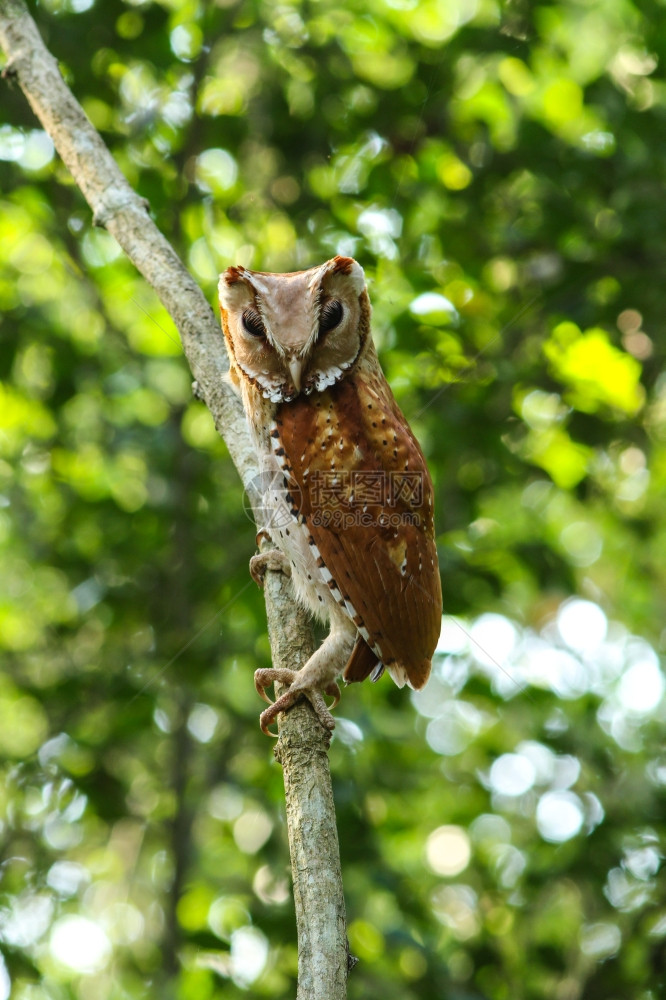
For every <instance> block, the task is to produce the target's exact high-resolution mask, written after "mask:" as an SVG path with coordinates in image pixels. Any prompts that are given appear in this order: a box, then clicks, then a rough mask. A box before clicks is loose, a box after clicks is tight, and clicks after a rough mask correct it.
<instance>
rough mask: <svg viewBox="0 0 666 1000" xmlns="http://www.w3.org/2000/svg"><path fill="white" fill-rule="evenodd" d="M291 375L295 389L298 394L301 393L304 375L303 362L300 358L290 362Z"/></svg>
mask: <svg viewBox="0 0 666 1000" xmlns="http://www.w3.org/2000/svg"><path fill="white" fill-rule="evenodd" d="M289 374H290V375H291V381H292V382H293V383H294V388H295V390H296V392H300V391H301V375H302V374H303V362H302V361H300V360H299V359H298V358H294V359H293V360H292V361H290V362H289Z"/></svg>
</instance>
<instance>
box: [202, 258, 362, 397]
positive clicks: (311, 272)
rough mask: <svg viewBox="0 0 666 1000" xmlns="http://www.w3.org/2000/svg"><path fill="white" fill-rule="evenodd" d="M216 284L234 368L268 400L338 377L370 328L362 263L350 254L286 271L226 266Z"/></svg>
mask: <svg viewBox="0 0 666 1000" xmlns="http://www.w3.org/2000/svg"><path fill="white" fill-rule="evenodd" d="M219 290H220V308H221V310H222V328H223V330H224V336H225V338H226V341H227V347H228V349H229V355H230V360H231V365H232V370H233V369H235V374H236V375H237V376H238V378H239V379H240V380H249V381H250V383H252V384H253V385H254V386H255V387H256V388H258V389H259V391H260V392H261V393H262V395H263V396H264V397H265V398H266V399H270V400H271V401H272V402H274V403H281V402H288V401H290V400H292V399H295V398H296V396H298V394H299V393H301V392H302V393H304V394H305V395H309V393H311V392H313V391H316V392H321V391H322V390H323V389H326V388H327V387H328V386H331V385H334V384H335V383H336V382H338V381H340V379H342V378H344V377H345V376H346V375H347V374H348V372H349V370H350V368H351V367H352V366H353V365H354V363H355V362H356V360H357V359H358V357H359V355H360V353H361V350H362V348H363V345H364V343H365V341H366V339H367V337H368V335H369V318H370V303H369V301H368V296H367V293H366V291H365V277H364V274H363V268H362V267H361V265H360V264H358V263H357V262H356V261H355V260H353V259H352V258H351V257H334V258H333V260H329V261H326V263H325V264H320V265H319V266H318V267H311V268H309V269H308V270H307V271H295V272H293V273H291V274H268V273H266V272H265V271H249V270H248V269H247V268H245V267H228V268H227V270H226V271H225V272H224V274H222V275H221V276H220V285H219Z"/></svg>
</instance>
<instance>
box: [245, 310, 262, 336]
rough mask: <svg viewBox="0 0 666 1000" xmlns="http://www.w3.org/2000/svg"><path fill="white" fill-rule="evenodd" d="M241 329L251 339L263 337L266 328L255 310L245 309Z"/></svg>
mask: <svg viewBox="0 0 666 1000" xmlns="http://www.w3.org/2000/svg"><path fill="white" fill-rule="evenodd" d="M243 328H244V329H245V330H246V332H247V333H249V334H251V336H253V337H265V336H266V327H265V326H264V323H263V320H262V318H261V316H260V315H259V313H258V312H257V310H256V309H246V310H245V312H244V313H243Z"/></svg>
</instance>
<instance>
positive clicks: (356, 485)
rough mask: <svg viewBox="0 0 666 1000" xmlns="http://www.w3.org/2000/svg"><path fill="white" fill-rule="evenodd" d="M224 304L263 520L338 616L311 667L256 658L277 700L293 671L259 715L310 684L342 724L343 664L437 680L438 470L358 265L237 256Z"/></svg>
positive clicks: (327, 721)
mask: <svg viewBox="0 0 666 1000" xmlns="http://www.w3.org/2000/svg"><path fill="white" fill-rule="evenodd" d="M220 305H221V313H222V327H223V331H224V336H225V339H226V343H227V347H228V350H229V357H230V371H229V379H230V381H231V384H232V385H233V387H234V388H235V389H236V391H237V392H238V393H239V394H240V396H241V398H242V400H243V406H244V409H245V414H246V417H247V420H248V423H249V425H250V429H251V432H252V435H253V438H254V442H255V445H256V448H257V453H258V456H259V461H260V467H261V471H262V476H261V482H263V484H264V496H263V509H264V511H265V513H266V514H267V523H266V524H265V525H263V526H260V527H262V528H263V529H264V530H267V531H268V533H269V534H270V537H271V539H272V541H273V543H274V544H275V545H276V546H277V548H278V552H279V553H281V558H282V560H283V561H284V562H285V563H286V564H288V568H289V569H290V571H291V576H292V581H293V585H294V589H295V592H296V595H297V597H298V598H299V599H300V600H301V601H302V602H303V603H304V604H305V605H306V606H307V608H309V609H310V611H311V612H313V613H314V615H316V616H317V617H319V618H320V619H321V620H322V621H328V622H330V632H329V635H328V637H327V638H326V639H325V641H324V642H323V643H322V645H321V646H320V647H319V649H318V650H317V651H316V652H315V653H314V654H313V656H311V657H310V659H309V660H308V662H307V663H306V664H305V666H304V667H303V668H302V669H301V670H299V671H298V672H293V671H289V670H280V669H270V670H258V671H257V672H256V674H255V683H256V686H257V689H258V691H259V693H260V694H261V695H262V697H263V698H264V699H265V700H266V701H269V699H268V697H267V695H266V693H265V688H266V687H267V686H269V685H270V684H272V683H274V682H275V681H279V682H281V683H283V684H288V685H289V688H288V690H287V691H286V693H285V694H283V695H281V697H279V698H278V699H277V700H276V701H275V702H274V703H271V707H270V708H269V709H266V710H265V711H264V712H263V714H262V716H261V727H262V729H263V730H264V732H268V729H267V727H268V725H269V724H270V723H271V722H272V721H273V720H274V719H275V718H276V716H277V714H278V713H279V712H281V711H284V710H286V709H287V708H289V707H290V706H291V705H292V704H293V703H294V702H295V701H296V700H297V699H298V698H300V697H301V696H305V697H307V698H308V699H309V700H310V702H311V703H312V705H313V707H314V709H315V711H316V712H317V715H318V716H319V718H320V720H321V722H322V724H323V725H324V726H325V727H326V728H328V729H333V728H334V722H333V717H332V716H331V714H330V711H329V709H328V708H327V707H326V703H325V701H324V697H323V695H324V693H327V694H329V695H331V696H332V697H334V698H335V704H337V701H338V699H339V696H340V693H339V689H338V686H337V683H336V681H337V679H338V678H339V677H340V676H341V675H342V676H343V678H344V680H345V681H360V680H363V679H364V678H365V677H368V676H371V677H372V679H373V680H376V679H377V678H378V677H380V676H381V674H382V673H383V671H384V669H386V670H387V671H388V673H389V674H390V675H391V677H392V678H393V680H394V681H395V682H396V684H398V685H399V686H400V687H402V686H403V685H404V684H405V682H406V683H407V684H409V685H410V687H412V688H421V687H423V685H424V684H425V682H426V680H427V679H428V675H429V673H430V661H431V658H432V655H433V652H434V650H435V646H436V643H437V639H438V636H439V631H440V622H441V615H442V592H441V584H440V578H439V569H438V564H437V550H436V547H435V536H434V525H433V491H432V483H431V480H430V476H429V474H428V470H427V468H426V464H425V460H424V458H423V453H422V452H421V449H420V447H419V445H418V443H417V441H416V439H415V438H414V435H413V434H412V432H411V430H410V428H409V426H408V424H407V422H406V420H405V418H404V416H403V415H402V413H401V412H400V410H399V408H398V405H397V403H396V401H395V399H394V397H393V394H392V392H391V389H390V388H389V385H388V383H387V381H386V379H385V378H384V375H383V373H382V370H381V368H380V365H379V361H378V359H377V354H376V351H375V347H374V344H373V342H372V337H371V334H370V301H369V299H368V293H367V290H366V287H365V279H364V274H363V269H362V267H361V266H360V264H358V263H357V262H356V261H355V260H352V259H351V258H350V257H335V258H334V259H333V260H329V261H327V262H326V263H325V264H321V265H320V266H318V267H312V268H310V269H309V270H307V271H297V272H294V273H292V274H269V273H266V272H263V271H250V270H248V269H246V268H244V267H229V268H228V269H227V270H226V271H225V272H224V274H222V276H221V278H220ZM269 555H277V553H276V554H269ZM255 559H262V557H255ZM255 570H256V564H255ZM332 707H334V706H332Z"/></svg>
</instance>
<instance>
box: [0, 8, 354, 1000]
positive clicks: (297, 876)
mask: <svg viewBox="0 0 666 1000" xmlns="http://www.w3.org/2000/svg"><path fill="white" fill-rule="evenodd" d="M0 47H1V48H2V49H3V50H4V52H5V55H6V57H7V63H6V65H5V68H4V71H3V74H2V75H3V77H4V78H8V79H15V80H17V81H18V84H19V86H20V87H21V89H22V91H23V93H24V94H25V96H26V98H27V100H28V103H29V104H30V107H31V108H32V110H33V112H34V113H35V115H36V116H37V118H38V119H39V121H40V122H41V124H42V126H43V127H44V129H45V130H46V132H48V134H49V135H50V137H51V139H52V140H53V143H54V145H55V148H56V150H57V151H58V153H59V154H60V156H61V157H62V160H63V161H64V163H65V165H66V166H67V167H68V169H69V171H70V172H71V174H72V176H73V178H74V180H75V181H76V183H77V185H78V186H79V188H80V190H81V192H82V193H83V195H84V197H85V199H86V201H87V202H88V204H89V205H90V208H91V209H92V212H93V221H94V223H95V224H96V225H99V226H104V227H105V228H106V229H107V230H108V231H109V233H111V235H112V236H114V237H115V239H116V240H117V242H118V243H119V244H120V246H121V247H122V249H123V250H124V251H125V253H126V254H127V256H128V258H129V259H130V260H131V261H132V263H133V264H134V265H135V267H136V268H137V270H138V271H140V273H141V274H142V275H143V277H144V278H145V279H146V281H147V282H148V283H149V284H150V285H151V286H152V287H153V288H154V289H155V291H156V293H157V295H158V296H159V298H160V300H161V301H162V303H163V304H164V306H165V308H166V309H167V311H168V312H169V314H170V315H171V317H172V319H173V321H174V323H175V325H176V327H177V329H178V331H179V333H180V337H181V341H182V344H183V350H184V352H185V356H186V358H187V360H188V362H189V365H190V369H191V370H192V373H193V375H194V377H195V379H196V388H195V391H196V394H197V396H198V397H199V398H201V399H202V400H203V401H204V402H205V403H206V406H207V407H208V409H209V410H210V412H211V414H212V416H213V420H214V421H215V426H216V428H217V430H218V432H219V433H220V434H221V436H222V437H223V438H224V440H225V443H226V445H227V448H228V450H229V453H230V455H231V458H232V460H233V462H234V464H235V466H236V468H237V469H238V472H239V475H240V477H241V479H242V481H243V484H244V486H245V488H246V490H247V491H248V494H249V496H250V500H251V502H253V505H255V506H256V503H257V501H258V499H259V498H258V497H257V496H256V493H255V491H254V489H253V481H255V479H256V477H257V473H258V469H257V463H256V456H255V454H254V450H253V447H252V443H251V439H250V435H249V432H248V429H247V425H246V422H245V416H244V414H243V410H242V406H241V404H240V402H239V400H238V399H237V397H236V396H235V395H234V393H233V392H232V391H231V389H230V388H229V387H228V386H227V384H226V382H225V381H224V380H223V376H224V373H225V371H226V369H227V367H228V363H227V359H226V355H225V351H224V345H223V340H222V337H221V334H220V328H219V324H218V322H217V320H216V319H215V316H214V314H213V311H212V309H211V307H210V305H209V304H208V303H207V302H206V300H205V298H204V296H203V294H202V292H201V290H200V289H199V287H198V286H197V284H196V283H195V282H194V280H193V279H192V277H191V275H190V274H189V273H188V272H187V270H186V269H185V267H184V266H183V264H182V262H181V261H180V259H179V258H178V256H177V254H176V253H175V251H174V250H173V248H172V247H171V245H170V244H169V242H168V241H167V240H166V239H165V237H164V236H163V235H162V233H161V232H160V231H159V230H158V229H157V227H156V226H155V225H154V223H153V222H152V220H151V219H150V216H149V214H148V210H149V206H148V204H147V203H146V202H145V201H144V200H143V199H142V198H140V197H139V196H138V195H137V194H136V192H134V191H133V190H132V188H131V187H130V185H129V184H128V182H127V180H126V179H125V177H124V176H123V174H122V172H121V171H120V169H119V167H118V165H117V164H116V162H115V160H114V159H113V157H112V156H111V154H110V153H109V151H108V149H107V148H106V146H105V144H104V142H103V140H102V138H101V137H100V135H99V134H98V132H97V131H96V130H95V128H94V127H93V126H92V124H91V123H90V121H89V120H88V118H87V117H86V115H85V113H84V111H83V109H82V108H81V106H80V104H79V103H78V102H77V100H76V99H75V97H74V96H73V94H72V93H71V91H70V90H69V88H68V87H67V85H66V84H65V82H64V80H63V78H62V76H61V74H60V71H59V69H58V65H57V61H56V60H55V59H54V57H53V56H52V55H51V53H50V52H49V51H48V50H47V48H46V47H45V45H44V43H43V41H42V39H41V36H40V34H39V31H38V30H37V26H36V25H35V22H34V21H33V19H32V18H31V16H30V14H29V13H28V10H27V8H26V6H25V4H24V2H23V0H0ZM265 597H266V613H267V618H268V625H269V635H270V640H271V651H272V658H273V664H274V665H275V666H276V667H279V666H288V667H291V668H292V669H293V668H294V666H296V667H297V668H300V667H301V666H302V665H303V663H304V662H305V660H306V659H307V658H308V656H309V655H310V653H311V652H312V650H313V644H312V633H311V629H310V625H309V622H308V621H307V619H306V618H305V615H304V613H303V612H302V611H301V610H300V609H299V608H297V606H296V604H295V602H294V598H293V594H292V592H291V586H290V584H289V582H288V581H287V580H286V578H285V577H284V576H282V574H280V573H275V572H272V571H269V572H267V574H266V587H265ZM248 683H249V678H248ZM327 749H328V742H327V734H325V733H324V731H323V729H322V727H321V725H320V724H319V722H318V721H317V719H316V717H315V716H314V713H313V712H312V710H311V709H310V706H309V705H308V704H307V703H304V704H300V705H297V706H296V707H295V708H294V709H293V710H292V711H291V712H289V714H288V715H287V716H286V717H283V718H282V720H281V723H280V738H279V740H278V744H277V747H276V757H277V759H278V760H279V761H280V763H281V764H282V767H283V772H284V782H285V794H286V803H287V822H288V829H289V845H290V851H291V860H292V872H293V882H294V899H295V904H296V916H297V927H298V941H299V947H298V951H299V984H298V995H297V996H298V1000H344V998H345V997H346V983H347V971H348V968H349V965H350V961H349V958H348V946H347V938H346V930H345V908H344V898H343V894H342V875H341V871H340V858H339V848H338V837H337V829H336V823H335V808H334V804H333V795H332V789H331V777H330V770H329V765H328V756H327Z"/></svg>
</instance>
